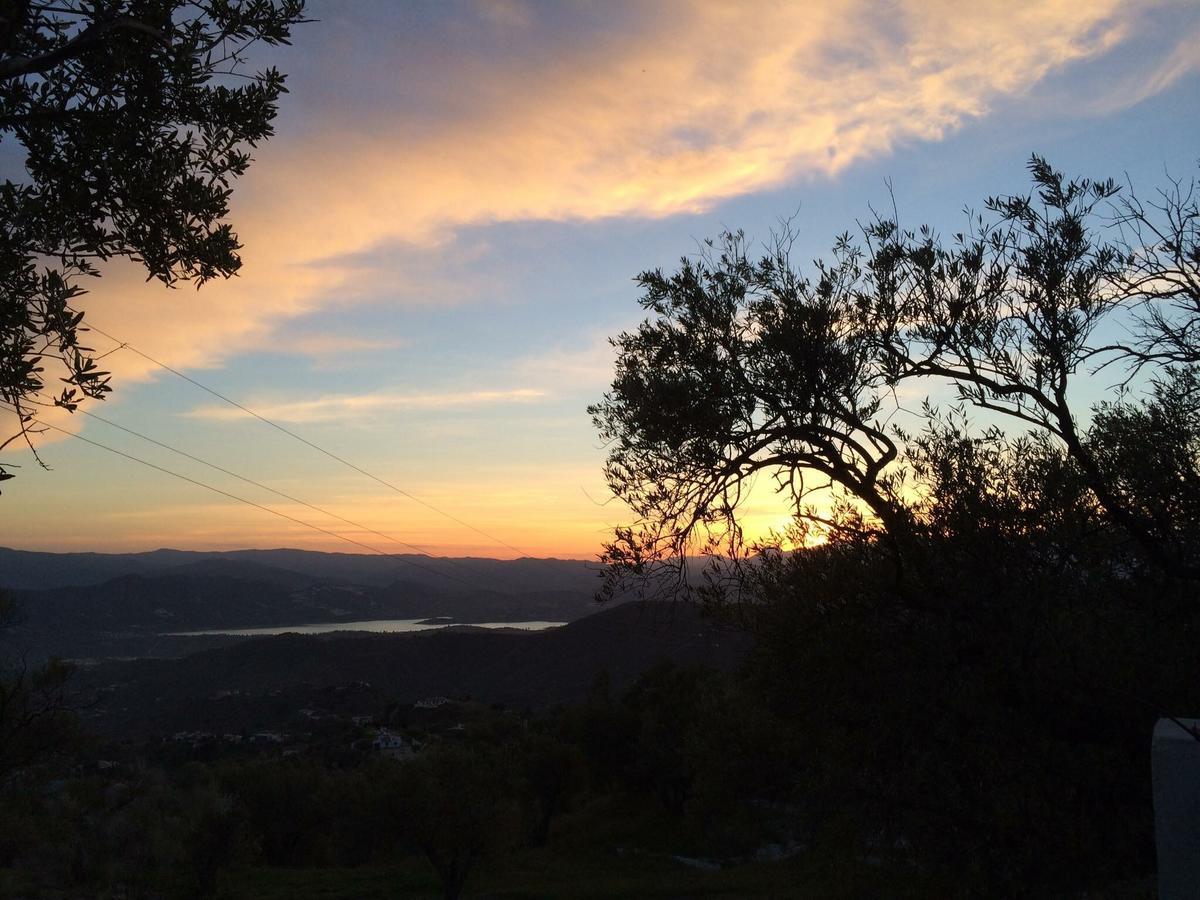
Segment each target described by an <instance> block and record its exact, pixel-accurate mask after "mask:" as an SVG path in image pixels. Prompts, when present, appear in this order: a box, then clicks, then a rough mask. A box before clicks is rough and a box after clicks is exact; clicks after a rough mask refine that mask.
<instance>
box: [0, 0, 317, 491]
mask: <svg viewBox="0 0 1200 900" xmlns="http://www.w3.org/2000/svg"><path fill="white" fill-rule="evenodd" d="M303 6H304V4H303V0H54V2H52V3H49V2H47V3H40V2H34V0H8V2H5V3H4V4H2V5H0V154H3V158H4V160H5V161H6V163H7V164H8V166H10V167H23V170H24V171H23V173H22V174H20V175H16V176H14V177H9V178H7V179H6V180H5V181H4V182H3V184H0V403H3V404H4V405H5V406H6V407H8V408H9V409H10V410H11V411H13V412H15V413H16V415H17V417H18V421H19V423H20V433H19V434H15V435H12V436H9V437H8V438H7V440H5V439H4V436H2V435H0V449H2V448H3V447H4V446H6V445H8V444H10V443H11V442H12V441H14V440H21V439H24V440H25V441H26V442H28V433H27V430H26V429H27V426H28V424H29V422H30V421H31V418H32V416H31V410H32V409H33V408H34V407H35V406H36V405H37V404H39V403H52V404H54V405H57V406H60V407H64V408H66V409H68V410H74V409H75V408H76V406H77V404H78V403H79V402H81V401H82V400H84V399H88V398H92V399H95V398H102V397H103V396H104V395H105V394H106V393H107V392H108V391H109V389H110V384H109V375H108V373H107V372H104V371H102V370H101V369H100V367H99V365H98V363H97V361H96V360H95V359H94V358H93V353H92V351H91V350H90V349H89V348H87V347H86V346H84V344H83V339H84V333H85V332H86V327H85V325H84V321H83V312H82V310H81V309H80V302H81V298H82V297H83V295H84V294H85V293H86V291H85V289H84V287H83V286H82V281H83V280H84V279H85V278H87V277H90V276H96V275H99V274H100V264H101V263H103V262H104V261H105V260H109V259H113V258H118V257H124V258H127V259H130V260H133V261H135V262H137V263H140V264H142V265H143V266H144V267H145V270H146V273H147V277H148V278H151V279H157V280H158V281H160V282H162V283H163V284H166V285H175V284H177V283H180V282H194V283H195V284H197V285H200V284H203V283H204V282H205V281H208V280H209V279H212V278H216V277H226V276H229V275H231V274H233V273H234V272H236V271H237V269H238V267H239V265H240V258H239V255H238V251H239V249H240V244H239V242H238V239H237V236H236V234H235V233H234V231H233V229H232V226H231V225H230V223H229V222H227V221H226V216H227V214H228V211H229V197H230V195H231V191H232V185H233V182H234V181H235V180H236V179H237V178H238V177H240V176H241V175H242V174H244V173H245V171H246V169H247V167H248V166H249V164H250V161H251V157H250V150H251V149H252V148H253V147H254V146H255V145H256V144H258V143H259V142H261V141H263V140H265V139H267V138H268V137H270V136H271V134H272V121H273V119H274V118H275V114H276V104H277V101H278V99H279V97H280V95H281V94H282V93H283V92H284V90H285V88H284V76H283V75H281V74H280V73H279V72H278V71H277V70H276V69H274V68H268V69H265V70H264V71H261V72H249V71H246V61H247V52H248V51H249V50H250V49H251V48H252V47H253V45H255V44H258V43H262V44H285V43H287V42H288V40H289V36H290V31H291V28H292V26H293V25H295V24H296V23H298V22H300V21H302V16H303ZM22 164H23V165H22ZM57 378H61V383H62V385H63V386H62V387H61V388H58V389H51V388H50V385H51V384H52V383H53V381H54V380H55V379H57ZM43 391H46V392H47V393H46V394H45V395H42V392H43ZM39 395H42V396H39ZM10 477H12V475H11V473H9V472H6V471H4V469H2V468H0V479H4V478H10Z"/></svg>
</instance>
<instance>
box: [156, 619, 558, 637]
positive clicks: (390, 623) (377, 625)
mask: <svg viewBox="0 0 1200 900" xmlns="http://www.w3.org/2000/svg"><path fill="white" fill-rule="evenodd" d="M565 624H567V623H566V622H452V621H442V622H439V621H436V620H435V619H433V618H429V617H426V618H423V619H368V620H367V621H365V622H316V623H314V624H312V625H272V626H269V627H266V628H213V629H209V630H206V631H168V632H164V636H167V637H195V636H197V635H204V634H239V635H270V634H326V633H327V632H331V631H375V632H380V633H385V634H403V633H406V632H410V631H431V630H433V629H435V628H449V627H451V626H452V625H469V626H471V627H472V628H517V629H519V630H521V631H545V630H546V629H547V628H557V627H558V626H559V625H565Z"/></svg>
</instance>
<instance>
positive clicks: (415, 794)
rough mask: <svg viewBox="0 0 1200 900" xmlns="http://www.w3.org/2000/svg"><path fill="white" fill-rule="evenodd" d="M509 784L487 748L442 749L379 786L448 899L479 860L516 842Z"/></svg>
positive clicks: (516, 816) (517, 824) (516, 812)
mask: <svg viewBox="0 0 1200 900" xmlns="http://www.w3.org/2000/svg"><path fill="white" fill-rule="evenodd" d="M510 781H511V773H509V772H507V771H505V767H504V765H503V763H502V761H501V760H500V759H499V758H498V755H497V753H496V752H495V751H494V750H492V749H491V748H485V747H472V746H469V745H458V744H444V745H440V746H437V747H433V748H430V749H427V750H424V751H422V752H421V754H420V755H419V756H418V757H416V758H415V759H413V760H409V761H406V762H403V763H400V764H398V765H397V766H396V767H395V771H394V776H393V778H392V779H390V780H387V779H385V780H384V783H383V784H382V785H381V791H382V792H385V796H386V797H387V798H388V800H389V801H390V802H391V803H393V804H394V808H393V810H392V814H393V816H394V817H395V818H396V819H397V820H399V821H402V822H403V823H404V824H403V828H404V832H405V837H406V838H407V839H408V841H409V842H411V843H412V844H413V845H415V846H416V847H418V848H419V849H420V850H421V852H422V853H423V854H424V855H425V857H426V858H427V859H428V860H429V862H430V864H431V865H432V866H433V868H434V870H435V871H436V872H437V876H438V878H439V879H440V880H441V882H442V888H443V890H444V895H443V896H445V898H446V900H457V898H458V897H460V896H461V895H462V891H463V888H464V886H465V885H466V882H467V878H468V877H470V875H471V873H472V872H473V871H474V870H475V869H476V867H477V866H478V864H479V863H480V862H481V861H483V860H484V859H486V858H487V857H488V856H490V855H492V854H494V853H498V852H500V851H502V850H505V849H507V848H509V847H511V846H513V845H514V844H515V843H517V839H518V837H519V835H520V832H521V826H522V823H521V818H520V808H519V806H518V804H517V803H516V802H515V800H513V799H512V797H511V794H510V790H509V788H510Z"/></svg>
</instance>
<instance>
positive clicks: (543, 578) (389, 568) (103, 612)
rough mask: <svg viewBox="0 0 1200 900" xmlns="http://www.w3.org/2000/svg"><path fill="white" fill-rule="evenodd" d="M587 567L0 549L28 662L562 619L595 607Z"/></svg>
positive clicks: (592, 572)
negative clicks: (364, 628) (322, 626)
mask: <svg viewBox="0 0 1200 900" xmlns="http://www.w3.org/2000/svg"><path fill="white" fill-rule="evenodd" d="M598 585H599V580H598V570H597V567H596V566H595V564H592V563H587V562H583V561H580V560H558V559H518V560H493V559H474V558H466V559H444V558H431V557H421V556H366V555H360V556H356V555H353V554H344V553H318V552H313V551H307V550H241V551H233V552H223V553H216V552H213V553H205V552H190V551H181V550H155V551H152V552H149V553H132V554H99V553H36V552H30V551H22V550H10V549H0V587H3V588H6V589H8V590H10V591H11V593H12V594H13V595H14V596H15V597H16V598H17V600H18V601H19V602H20V604H21V606H22V608H23V611H24V615H25V622H24V624H23V626H22V628H21V629H20V631H19V633H18V635H17V637H19V638H21V639H23V640H24V641H25V643H26V645H27V646H28V647H30V648H31V649H32V650H33V651H34V652H36V653H37V654H38V655H48V654H56V655H64V656H68V657H72V658H79V657H85V658H104V657H113V656H147V655H151V656H179V655H183V654H185V653H188V652H191V651H193V650H195V649H197V648H198V647H199V648H203V647H206V646H212V645H213V644H214V643H229V642H230V640H232V639H228V638H224V639H215V638H164V637H163V635H164V634H167V633H170V632H179V631H202V630H213V629H223V628H253V627H274V626H289V625H305V624H312V623H325V622H330V623H334V622H354V621H363V620H369V619H406V618H413V619H418V618H428V617H432V616H447V617H450V618H452V619H453V620H454V621H456V622H461V623H471V622H489V621H491V622H496V621H499V622H513V621H525V620H545V621H560V622H569V621H574V620H575V619H578V618H580V617H583V616H586V615H589V614H591V613H593V612H595V611H597V609H599V607H598V606H597V605H596V603H595V601H594V599H593V594H594V591H595V590H596V588H597V586H598Z"/></svg>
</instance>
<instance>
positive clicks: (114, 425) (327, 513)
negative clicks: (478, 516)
mask: <svg viewBox="0 0 1200 900" xmlns="http://www.w3.org/2000/svg"><path fill="white" fill-rule="evenodd" d="M77 412H80V413H82V414H83V415H85V416H87V417H88V418H90V419H95V420H96V421H98V422H103V423H104V424H105V425H108V426H109V427H111V428H116V429H117V430H118V431H123V432H125V433H126V434H129V435H132V436H133V437H136V438H140V439H141V440H143V441H146V442H148V443H151V444H154V445H155V446H156V447H161V448H162V449H164V450H169V451H170V452H171V453H175V454H177V455H179V456H182V457H184V458H185V459H190V460H191V461H192V462H196V463H199V464H200V465H202V466H207V467H208V468H210V469H213V470H214V471H217V472H220V473H222V474H223V475H228V476H230V477H231V478H236V479H237V480H238V481H242V482H245V483H246V484H249V485H252V486H253V487H256V488H258V489H260V490H263V491H266V492H268V493H270V494H274V495H275V496H276V497H280V498H282V499H284V500H287V501H288V502H289V503H296V504H298V505H300V506H303V507H306V508H308V509H311V510H312V511H313V512H316V513H320V514H321V515H324V516H329V518H331V519H337V520H338V521H339V522H342V523H343V524H345V525H349V526H351V527H352V528H357V529H358V530H360V531H365V532H367V533H369V534H373V535H375V536H376V537H381V538H383V539H384V540H385V541H390V542H392V543H393V544H396V545H398V546H400V547H405V548H407V549H409V550H413V551H415V552H416V553H418V554H420V555H421V556H424V557H428V558H429V559H431V560H432V559H434V558H435V557H434V556H433V554H432V553H430V552H429V551H428V550H427V549H425V548H424V547H420V546H418V545H417V544H411V543H409V542H408V541H404V540H401V539H400V538H397V537H395V536H393V535H390V534H388V533H387V532H384V531H379V530H377V529H375V528H371V527H370V526H368V525H363V524H362V523H361V522H355V521H354V520H353V519H347V518H346V517H345V516H342V515H339V514H338V513H335V512H332V511H331V510H328V509H324V508H323V507H320V506H317V505H316V504H314V503H309V502H308V501H307V500H301V499H300V498H299V497H293V496H292V495H291V494H288V493H285V492H284V491H281V490H278V489H277V488H273V487H271V486H270V485H267V484H263V483H262V482H261V481H256V480H255V479H253V478H250V477H248V476H246V475H240V474H238V473H237V472H234V471H232V470H230V469H226V468H225V467H224V466H219V465H217V464H216V463H214V462H210V461H209V460H207V459H202V458H201V457H199V456H196V455H194V454H192V453H189V452H187V451H186V450H181V449H179V448H178V447H174V446H172V445H170V444H167V443H164V442H163V441H160V440H157V439H156V438H152V437H150V436H149V435H146V434H142V433H141V432H140V431H135V430H134V429H132V428H129V427H128V426H125V425H122V424H120V423H119V422H114V421H112V420H111V419H106V418H105V417H104V416H102V415H100V414H98V413H94V412H90V411H88V410H86V409H79V410H77ZM43 424H44V423H43ZM443 561H444V562H445V563H447V564H448V565H452V566H457V567H459V568H465V567H464V566H462V564H461V563H459V562H458V561H457V560H454V559H448V558H447V559H444V560H443ZM447 577H449V576H447ZM455 580H457V581H460V582H461V581H462V579H455ZM474 587H476V588H480V587H482V585H474Z"/></svg>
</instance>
